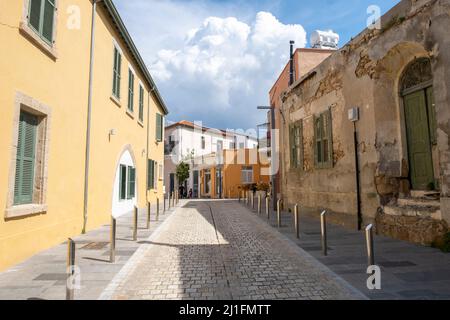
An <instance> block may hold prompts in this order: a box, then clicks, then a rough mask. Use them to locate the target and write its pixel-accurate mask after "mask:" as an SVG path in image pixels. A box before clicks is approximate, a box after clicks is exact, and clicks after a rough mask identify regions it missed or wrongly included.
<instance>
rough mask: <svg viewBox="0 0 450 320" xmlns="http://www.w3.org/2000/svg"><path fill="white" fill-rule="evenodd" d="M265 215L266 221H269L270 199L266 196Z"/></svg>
mask: <svg viewBox="0 0 450 320" xmlns="http://www.w3.org/2000/svg"><path fill="white" fill-rule="evenodd" d="M266 215H267V220H270V197H269V196H266Z"/></svg>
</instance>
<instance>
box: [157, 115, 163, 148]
mask: <svg viewBox="0 0 450 320" xmlns="http://www.w3.org/2000/svg"><path fill="white" fill-rule="evenodd" d="M162 136H163V116H162V115H161V114H159V113H157V114H156V141H158V142H161V141H162V140H163V138H162Z"/></svg>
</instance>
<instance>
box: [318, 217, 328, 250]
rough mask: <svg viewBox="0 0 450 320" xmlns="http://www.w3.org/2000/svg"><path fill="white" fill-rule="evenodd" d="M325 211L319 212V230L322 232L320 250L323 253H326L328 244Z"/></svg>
mask: <svg viewBox="0 0 450 320" xmlns="http://www.w3.org/2000/svg"><path fill="white" fill-rule="evenodd" d="M326 215H327V212H326V211H323V212H322V213H321V214H320V230H321V234H322V252H323V255H324V256H326V255H328V244H327V216H326Z"/></svg>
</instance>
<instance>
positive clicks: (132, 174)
mask: <svg viewBox="0 0 450 320" xmlns="http://www.w3.org/2000/svg"><path fill="white" fill-rule="evenodd" d="M127 182H128V183H127V190H128V191H127V199H133V198H134V196H135V194H136V169H135V168H133V167H128V180H127Z"/></svg>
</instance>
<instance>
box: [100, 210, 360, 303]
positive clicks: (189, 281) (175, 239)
mask: <svg viewBox="0 0 450 320" xmlns="http://www.w3.org/2000/svg"><path fill="white" fill-rule="evenodd" d="M133 258H134V261H130V262H129V265H128V266H125V268H124V270H123V271H122V272H121V273H119V275H117V276H116V279H115V280H114V281H113V283H112V284H111V285H110V288H108V289H106V290H105V292H104V294H103V295H102V297H101V299H108V298H112V299H116V300H122V299H149V300H155V299H188V300H191V299H216V300H220V299H236V300H237V299H318V300H319V299H320V300H321V299H365V296H364V295H362V294H361V293H360V292H359V291H357V290H356V289H354V288H353V287H351V286H350V285H349V284H347V283H346V282H345V281H344V280H342V279H341V278H339V277H338V276H337V275H336V274H334V273H333V272H332V271H330V270H329V269H327V268H326V267H324V266H323V265H322V264H321V263H319V262H318V261H317V260H315V259H314V258H312V256H310V255H309V254H308V253H306V252H305V251H303V250H302V249H300V248H298V247H297V246H296V245H294V244H293V243H292V242H291V241H290V240H288V239H287V238H285V237H284V236H283V235H281V234H280V233H278V232H277V231H275V230H273V229H272V228H271V227H270V226H268V225H267V224H265V223H264V222H262V221H260V220H259V219H258V218H257V217H256V216H255V215H254V214H252V213H251V212H250V211H249V210H247V209H246V208H244V207H243V206H241V205H239V204H238V203H237V202H235V201H191V202H189V203H187V204H186V205H185V206H184V208H182V209H178V210H177V212H176V213H174V214H173V215H172V216H171V217H169V218H168V219H167V221H166V222H165V224H164V226H162V229H161V230H160V232H159V234H158V235H157V236H156V237H153V239H151V241H150V244H149V245H148V246H147V247H145V250H142V251H141V252H139V253H137V254H135V256H134V257H133Z"/></svg>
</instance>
